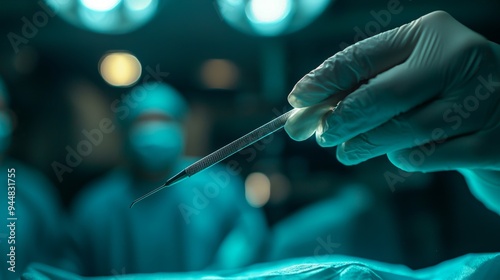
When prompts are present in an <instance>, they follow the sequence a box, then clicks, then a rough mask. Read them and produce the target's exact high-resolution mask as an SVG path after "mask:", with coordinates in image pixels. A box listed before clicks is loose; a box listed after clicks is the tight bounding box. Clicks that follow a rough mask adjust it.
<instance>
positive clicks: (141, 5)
mask: <svg viewBox="0 0 500 280" xmlns="http://www.w3.org/2000/svg"><path fill="white" fill-rule="evenodd" d="M152 3H153V0H125V6H126V7H127V8H128V9H130V10H133V11H140V10H144V9H146V8H147V7H149V5H151V4H152Z"/></svg>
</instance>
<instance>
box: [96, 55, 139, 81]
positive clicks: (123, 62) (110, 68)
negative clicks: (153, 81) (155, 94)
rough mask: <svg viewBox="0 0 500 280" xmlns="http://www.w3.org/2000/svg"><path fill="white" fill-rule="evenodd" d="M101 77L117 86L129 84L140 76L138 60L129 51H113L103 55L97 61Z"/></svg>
mask: <svg viewBox="0 0 500 280" xmlns="http://www.w3.org/2000/svg"><path fill="white" fill-rule="evenodd" d="M99 72H100V73H101V76H102V78H103V79H104V80H105V81H106V82H107V83H108V84H110V85H112V86H117V87H127V86H131V85H133V84H134V83H136V82H137V80H139V78H140V77H141V72H142V67H141V63H140V62H139V60H138V59H137V58H136V57H135V56H133V55H132V54H130V53H126V52H114V53H109V54H106V55H104V56H103V58H102V59H101V61H100V63H99Z"/></svg>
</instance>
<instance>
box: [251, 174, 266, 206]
mask: <svg viewBox="0 0 500 280" xmlns="http://www.w3.org/2000/svg"><path fill="white" fill-rule="evenodd" d="M270 196H271V181H270V180H269V178H268V177H267V176H266V174H264V173H260V172H255V173H251V174H249V175H248V177H247V179H246V180H245V197H246V199H247V201H248V203H249V204H250V205H251V206H253V207H256V208H258V207H262V206H264V205H265V204H266V203H267V202H268V201H269V198H270Z"/></svg>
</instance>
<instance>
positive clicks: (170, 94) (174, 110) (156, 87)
mask: <svg viewBox="0 0 500 280" xmlns="http://www.w3.org/2000/svg"><path fill="white" fill-rule="evenodd" d="M129 95H130V96H129V98H130V99H131V100H132V101H133V102H134V106H130V114H129V115H128V117H127V118H126V120H125V121H126V122H127V123H129V124H130V123H132V122H133V121H134V120H135V119H137V118H138V117H139V116H141V115H143V114H147V113H159V114H165V115H167V116H169V117H171V118H172V119H174V120H176V121H183V120H184V118H185V117H186V115H187V112H188V105H187V102H186V100H185V99H184V97H183V96H182V95H181V94H180V93H179V92H178V91H177V90H176V89H174V88H173V87H171V86H169V85H167V84H163V83H147V84H142V85H139V86H137V87H135V88H134V89H132V91H131V92H130V93H129Z"/></svg>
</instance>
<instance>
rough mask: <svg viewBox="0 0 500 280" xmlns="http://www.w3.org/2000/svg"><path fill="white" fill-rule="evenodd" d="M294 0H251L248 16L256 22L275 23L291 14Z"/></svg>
mask: <svg viewBox="0 0 500 280" xmlns="http://www.w3.org/2000/svg"><path fill="white" fill-rule="evenodd" d="M291 7H292V0H273V1H269V0H250V3H249V4H248V6H247V8H246V14H247V16H248V18H249V19H250V20H252V21H255V22H262V23H273V22H278V21H281V20H283V19H284V18H285V17H286V16H288V14H290V11H291Z"/></svg>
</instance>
